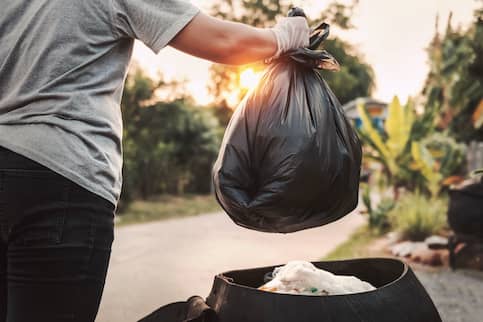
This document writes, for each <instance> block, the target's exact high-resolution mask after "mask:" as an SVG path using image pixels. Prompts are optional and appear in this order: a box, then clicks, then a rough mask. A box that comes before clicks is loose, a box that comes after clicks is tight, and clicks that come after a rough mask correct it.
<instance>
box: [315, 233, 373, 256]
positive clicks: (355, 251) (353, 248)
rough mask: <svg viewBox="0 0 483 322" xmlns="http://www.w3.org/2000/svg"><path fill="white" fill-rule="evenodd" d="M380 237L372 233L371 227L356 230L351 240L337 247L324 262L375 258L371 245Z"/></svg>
mask: <svg viewBox="0 0 483 322" xmlns="http://www.w3.org/2000/svg"><path fill="white" fill-rule="evenodd" d="M379 237H380V236H379V235H377V234H376V233H374V232H372V231H371V230H370V229H369V226H364V227H361V228H359V229H358V230H356V231H355V232H354V233H353V234H352V235H351V236H350V237H349V239H348V240H347V241H346V242H344V243H342V244H340V245H339V246H337V248H336V249H334V250H333V251H332V252H330V253H329V254H328V255H327V256H325V257H324V258H323V260H338V259H352V258H360V257H371V256H372V257H373V256H377V254H374V250H372V249H371V244H372V243H373V242H374V241H375V240H376V239H377V238H379Z"/></svg>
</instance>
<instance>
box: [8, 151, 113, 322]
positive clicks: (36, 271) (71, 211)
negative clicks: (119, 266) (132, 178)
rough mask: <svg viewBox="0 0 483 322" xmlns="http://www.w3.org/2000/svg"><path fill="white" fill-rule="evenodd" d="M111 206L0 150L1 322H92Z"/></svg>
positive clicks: (106, 252) (103, 268)
mask: <svg viewBox="0 0 483 322" xmlns="http://www.w3.org/2000/svg"><path fill="white" fill-rule="evenodd" d="M114 208H115V207H114V205H112V204H111V203H110V202H108V201H107V200H105V199H103V198H101V197H98V196H97V195H95V194H93V193H91V192H89V191H87V190H85V189H83V188H81V187H79V186H78V185H76V184H74V183H73V182H71V181H69V180H67V179H65V178H64V177H62V176H60V175H58V174H56V173H55V172H53V171H51V170H49V169H47V168H45V167H43V166H41V165H39V164H38V163H35V162H33V161H31V160H29V159H27V158H25V157H22V156H20V155H18V154H16V153H13V152H11V151H9V150H6V149H3V148H1V147H0V322H5V321H7V322H34V321H38V322H43V321H45V322H60V321H62V322H67V321H69V322H74V321H78V322H90V321H94V319H95V317H96V314H97V311H98V308H99V303H100V300H101V295H102V291H103V288H104V281H105V277H106V272H107V267H108V264H109V257H110V253H111V244H112V241H113V227H114Z"/></svg>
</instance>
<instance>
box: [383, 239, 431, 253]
mask: <svg viewBox="0 0 483 322" xmlns="http://www.w3.org/2000/svg"><path fill="white" fill-rule="evenodd" d="M418 248H424V249H426V248H427V246H426V244H425V243H423V242H412V241H405V242H402V243H398V244H396V245H394V246H392V247H391V253H392V254H393V255H394V256H399V257H409V256H410V255H411V254H412V253H413V252H414V251H415V250H416V249H418Z"/></svg>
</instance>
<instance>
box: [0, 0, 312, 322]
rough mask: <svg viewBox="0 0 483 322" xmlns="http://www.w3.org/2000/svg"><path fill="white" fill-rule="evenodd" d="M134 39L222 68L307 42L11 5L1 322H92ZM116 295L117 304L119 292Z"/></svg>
mask: <svg viewBox="0 0 483 322" xmlns="http://www.w3.org/2000/svg"><path fill="white" fill-rule="evenodd" d="M134 39H140V40H141V41H143V42H144V43H145V44H146V45H147V46H149V47H150V48H151V49H152V50H153V51H155V52H159V51H160V50H161V49H162V48H164V47H165V46H167V45H170V46H172V47H174V48H177V49H179V50H180V51H183V52H186V53H188V54H191V55H194V56H197V57H201V58H204V59H208V60H211V61H214V62H218V63H223V64H245V63H250V62H254V61H258V60H262V59H266V58H270V57H273V56H277V55H280V54H281V53H283V52H285V51H287V50H290V49H293V48H298V47H302V46H306V45H307V44H308V41H309V28H308V26H307V22H306V21H305V19H304V18H300V17H298V18H285V19H282V20H281V21H280V22H279V23H278V24H277V25H276V26H275V27H274V28H272V29H259V28H253V27H250V26H246V25H243V24H238V23H232V22H226V21H222V20H218V19H215V18H213V17H210V16H207V15H205V14H203V13H201V12H199V10H198V9H197V8H196V7H194V6H193V5H191V4H190V3H188V2H184V1H181V0H102V1H101V0H82V1H77V0H63V1H59V0H16V1H4V2H3V3H2V10H0V44H1V46H0V233H1V235H0V237H1V238H0V321H8V322H27V321H28V322H31V321H49V322H55V321H82V322H86V321H94V319H95V316H96V314H97V310H98V307H99V303H100V299H101V294H102V290H103V286H104V280H105V277H106V272H107V267H108V263H109V256H110V249H111V243H112V241H113V216H114V211H115V208H116V204H117V202H118V199H119V194H120V190H121V165H122V156H121V134H122V120H121V112H120V108H119V104H120V100H121V96H122V90H123V83H124V80H125V77H126V70H127V67H128V64H129V61H130V58H131V53H132V48H133V43H134ZM120 296H122V294H120Z"/></svg>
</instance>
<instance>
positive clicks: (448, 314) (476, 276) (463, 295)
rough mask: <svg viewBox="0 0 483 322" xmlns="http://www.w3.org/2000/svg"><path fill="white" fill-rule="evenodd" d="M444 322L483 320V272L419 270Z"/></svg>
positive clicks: (475, 321)
mask: <svg viewBox="0 0 483 322" xmlns="http://www.w3.org/2000/svg"><path fill="white" fill-rule="evenodd" d="M416 275H417V276H418V278H419V280H420V281H421V283H422V284H423V285H424V287H425V288H426V290H427V291H428V293H429V295H430V296H431V298H432V299H433V302H434V304H435V305H436V307H437V308H438V311H439V313H440V314H441V318H442V320H443V322H477V321H483V319H482V317H483V272H476V271H464V270H457V271H454V272H453V271H451V270H449V269H443V270H440V271H436V272H425V271H416Z"/></svg>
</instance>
